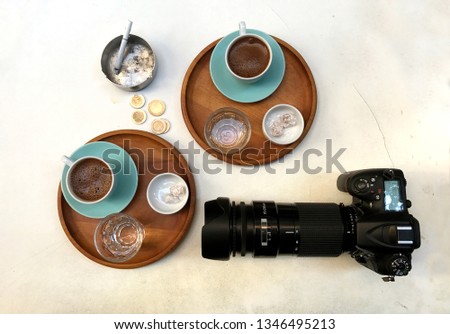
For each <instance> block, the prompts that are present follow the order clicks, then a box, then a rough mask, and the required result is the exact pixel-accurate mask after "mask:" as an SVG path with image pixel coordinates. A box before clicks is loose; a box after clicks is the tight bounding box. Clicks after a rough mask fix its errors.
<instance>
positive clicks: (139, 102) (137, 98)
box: [130, 94, 145, 109]
mask: <svg viewBox="0 0 450 334" xmlns="http://www.w3.org/2000/svg"><path fill="white" fill-rule="evenodd" d="M144 104H145V97H143V96H142V95H140V94H134V95H133V96H132V97H131V99H130V105H131V106H132V107H133V108H136V109H139V108H142V107H143V106H144Z"/></svg>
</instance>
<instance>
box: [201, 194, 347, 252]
mask: <svg viewBox="0 0 450 334" xmlns="http://www.w3.org/2000/svg"><path fill="white" fill-rule="evenodd" d="M345 226H346V225H345V224H344V221H343V216H342V213H341V207H340V206H339V205H337V204H335V203H280V204H276V203H275V202H272V201H254V202H252V204H250V205H246V204H245V203H244V202H240V203H239V204H238V205H236V204H235V202H232V203H231V202H230V200H229V199H228V198H224V197H219V198H218V199H217V200H213V201H209V202H206V203H205V225H204V226H203V229H202V255H203V257H205V258H209V259H221V260H227V259H229V257H230V254H231V253H233V256H234V255H235V254H236V253H237V252H238V253H240V254H241V255H242V256H244V255H245V254H246V253H247V252H251V253H253V255H254V256H255V257H260V256H272V257H273V256H277V255H278V254H291V255H296V256H338V255H339V254H341V253H342V252H343V250H344V249H345V248H346V247H345V245H344V238H345V234H346V231H345V230H346V228H345Z"/></svg>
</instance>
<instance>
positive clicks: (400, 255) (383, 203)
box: [337, 169, 420, 280]
mask: <svg viewBox="0 0 450 334" xmlns="http://www.w3.org/2000/svg"><path fill="white" fill-rule="evenodd" d="M337 187H338V189H339V190H341V191H344V192H348V193H349V194H350V195H352V196H353V203H352V205H351V208H352V209H353V210H352V211H353V212H352V215H353V217H351V219H354V221H355V222H354V223H353V225H354V228H355V230H354V237H353V241H354V245H353V247H351V255H352V257H353V258H355V260H356V261H357V262H359V263H361V264H362V265H364V266H366V267H367V268H369V269H372V270H373V271H375V272H377V273H379V274H381V275H387V277H386V280H393V277H394V276H404V275H407V274H408V272H409V271H410V270H411V253H412V252H413V250H414V249H416V248H419V247H420V228H419V222H418V221H417V220H416V219H415V218H414V217H413V216H412V215H410V214H409V213H408V208H410V207H411V202H410V201H409V200H407V197H406V179H405V177H404V175H403V172H402V171H401V170H399V169H365V170H359V171H354V172H349V173H344V174H342V175H340V176H339V177H338V180H337Z"/></svg>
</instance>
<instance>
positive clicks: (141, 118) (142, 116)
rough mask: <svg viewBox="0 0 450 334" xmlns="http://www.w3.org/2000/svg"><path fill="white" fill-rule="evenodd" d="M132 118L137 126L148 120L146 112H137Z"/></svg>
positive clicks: (134, 112)
mask: <svg viewBox="0 0 450 334" xmlns="http://www.w3.org/2000/svg"><path fill="white" fill-rule="evenodd" d="M131 118H132V120H133V122H134V123H135V124H142V123H144V122H145V121H146V120H147V114H146V113H145V111H144V110H135V111H133V114H132V115H131Z"/></svg>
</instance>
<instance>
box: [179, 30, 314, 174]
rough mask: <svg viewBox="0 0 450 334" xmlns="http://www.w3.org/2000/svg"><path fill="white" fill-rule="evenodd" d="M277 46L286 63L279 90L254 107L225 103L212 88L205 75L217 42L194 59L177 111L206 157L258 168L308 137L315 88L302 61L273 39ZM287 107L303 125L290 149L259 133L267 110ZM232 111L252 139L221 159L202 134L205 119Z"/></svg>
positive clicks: (187, 73) (280, 41)
mask: <svg viewBox="0 0 450 334" xmlns="http://www.w3.org/2000/svg"><path fill="white" fill-rule="evenodd" d="M273 38H274V39H275V41H277V42H278V44H279V45H280V47H281V49H282V51H283V54H284V58H285V61H286V71H285V75H284V78H283V81H282V82H281V84H280V86H279V87H278V88H277V90H275V92H274V93H273V94H272V95H270V96H269V97H267V98H265V99H264V100H262V101H259V102H255V103H240V102H235V101H233V100H230V99H228V98H227V97H225V96H224V95H222V93H221V92H220V91H219V90H218V89H217V88H216V87H215V85H214V83H213V81H212V79H211V76H210V71H209V63H210V58H211V54H212V52H213V50H214V47H215V46H216V45H217V43H218V42H219V41H220V39H218V40H216V41H214V42H213V43H211V44H210V45H208V46H207V47H206V48H205V49H203V50H202V51H201V52H200V54H198V56H197V57H196V58H195V59H194V61H193V62H192V64H191V65H190V67H189V69H188V70H187V72H186V75H185V77H184V81H183V86H182V91H181V108H182V112H183V118H184V121H185V123H186V126H187V128H188V129H189V132H190V133H191V134H192V136H193V137H194V139H195V140H196V141H197V143H198V144H199V145H200V146H202V147H203V148H204V149H205V150H206V151H207V152H208V153H210V154H212V155H213V156H215V157H217V158H218V159H221V160H223V161H226V162H229V163H233V164H238V165H261V164H265V163H268V162H270V161H273V160H277V159H279V158H281V157H282V156H284V155H286V154H287V153H289V152H291V151H292V150H293V149H294V148H295V147H296V146H297V145H298V144H300V142H301V141H302V140H303V138H304V137H305V136H306V134H307V133H308V131H309V129H310V127H311V124H312V122H313V120H314V115H315V113H316V108H317V92H316V85H315V83H314V78H313V76H312V73H311V71H310V69H309V67H308V65H307V64H306V62H305V60H304V59H303V57H302V56H301V55H300V54H299V53H298V52H297V51H296V50H295V49H294V48H293V47H292V46H290V45H289V44H288V43H286V42H284V41H282V40H280V39H279V38H276V37H273ZM281 103H285V104H291V105H293V106H295V107H297V109H299V110H300V112H301V113H302V116H303V118H304V121H305V128H304V130H303V133H302V135H301V137H300V138H299V139H298V140H297V141H295V142H294V143H292V144H290V145H283V146H282V145H277V144H274V143H271V142H269V141H268V140H267V139H266V138H265V136H264V133H263V131H262V120H263V117H264V114H265V113H266V111H267V110H269V109H270V108H271V107H273V106H274V105H276V104H281ZM222 107H234V108H237V109H239V110H241V111H242V112H244V113H245V114H246V115H247V116H248V118H249V120H250V124H251V126H252V136H251V138H250V141H249V143H248V144H247V146H246V147H245V149H244V150H243V151H242V152H241V153H237V154H233V155H224V154H222V153H221V152H219V151H216V150H214V149H212V148H211V147H209V145H208V143H207V142H206V139H205V136H204V134H203V128H204V126H205V123H206V120H207V118H208V116H209V115H210V114H211V113H212V112H214V111H215V110H216V109H219V108H222Z"/></svg>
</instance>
